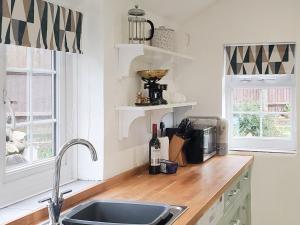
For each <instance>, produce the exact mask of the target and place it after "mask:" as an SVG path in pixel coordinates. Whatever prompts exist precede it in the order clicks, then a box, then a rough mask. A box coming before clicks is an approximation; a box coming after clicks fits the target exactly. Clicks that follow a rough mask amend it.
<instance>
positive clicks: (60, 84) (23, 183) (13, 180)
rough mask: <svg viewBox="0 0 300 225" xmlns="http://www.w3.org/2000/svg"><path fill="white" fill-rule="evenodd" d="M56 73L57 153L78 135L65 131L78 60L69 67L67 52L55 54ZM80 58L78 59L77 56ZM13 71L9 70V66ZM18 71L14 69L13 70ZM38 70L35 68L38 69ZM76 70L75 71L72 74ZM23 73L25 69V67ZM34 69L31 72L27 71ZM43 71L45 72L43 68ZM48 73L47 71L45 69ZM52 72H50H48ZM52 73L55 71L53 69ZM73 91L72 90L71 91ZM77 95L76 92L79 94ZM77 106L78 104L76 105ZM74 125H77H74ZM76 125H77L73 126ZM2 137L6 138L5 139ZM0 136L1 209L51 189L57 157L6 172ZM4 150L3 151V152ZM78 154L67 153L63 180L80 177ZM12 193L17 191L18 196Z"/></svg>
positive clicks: (0, 48)
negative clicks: (71, 137) (77, 168)
mask: <svg viewBox="0 0 300 225" xmlns="http://www.w3.org/2000/svg"><path fill="white" fill-rule="evenodd" d="M56 57H57V59H56V62H57V64H56V72H57V77H56V79H57V93H56V94H57V96H58V98H57V104H58V107H56V108H57V112H56V117H57V118H56V120H57V121H59V124H58V125H57V126H56V127H57V137H56V150H55V151H56V152H58V151H59V146H61V145H62V144H63V143H64V142H66V140H67V139H68V138H69V137H68V136H71V135H76V134H69V135H68V134H66V133H67V132H66V131H67V130H66V129H67V120H69V118H68V117H70V114H71V116H73V115H72V114H73V113H74V112H73V110H76V109H74V108H72V109H68V108H67V107H69V104H70V103H69V102H68V101H69V100H68V98H70V95H72V93H73V92H74V90H73V88H75V92H76V91H77V77H76V74H77V71H74V69H75V68H76V67H75V66H74V65H76V63H77V62H71V63H69V62H68V63H69V64H70V68H67V67H68V66H69V65H67V66H66V64H67V63H66V62H67V61H69V59H67V57H66V54H65V53H56ZM5 58H6V57H5V46H4V45H3V44H0V70H1V71H0V88H1V91H0V137H5V135H6V134H5V126H6V124H5V107H6V106H5V105H4V104H2V103H3V102H4V91H2V90H4V89H5V76H6V70H5V68H6V62H5V60H6V59H5ZM76 59H77V58H76ZM9 70H10V69H9ZM14 71H15V70H14ZM37 71H38V70H35V72H37ZM71 71H73V73H74V74H75V76H74V74H73V73H72V74H69V73H70V72H71ZM22 72H23V70H22ZM28 72H32V71H28ZM40 72H43V71H42V70H40ZM44 72H45V71H44ZM47 72H49V71H47ZM51 72H53V71H51ZM70 76H74V80H72V79H70V80H68V81H69V82H66V77H68V79H69V78H70ZM69 92H70V93H69ZM76 96H77V95H76ZM74 100H75V101H76V102H77V99H74V98H73V99H71V100H70V101H74ZM75 107H77V103H76V105H75ZM72 123H75V124H77V118H76V119H75V120H74V118H73V120H72ZM72 126H74V125H72ZM76 126H77V125H75V127H74V128H77V127H76ZM74 133H77V129H76V130H74ZM2 139H3V140H2ZM2 139H0V145H1V149H2V151H0V190H1V191H0V208H1V207H4V206H6V205H9V204H12V203H14V202H17V201H20V200H23V199H26V198H28V197H31V196H34V195H36V194H39V193H41V192H43V191H46V190H48V189H50V188H51V183H52V176H53V170H54V161H55V158H54V157H52V158H49V159H47V160H42V161H37V162H34V163H32V164H29V165H25V166H23V167H18V168H16V169H13V170H9V171H6V166H5V160H6V158H5V143H6V142H5V138H2ZM3 149H4V151H3ZM76 156H77V154H72V153H68V154H66V156H65V160H64V163H63V164H62V172H61V183H68V182H72V181H74V180H76V179H77V177H76V172H75V171H74V167H76V165H74V164H75V162H76V160H77V158H76ZM12 193H16V195H15V196H13V195H12Z"/></svg>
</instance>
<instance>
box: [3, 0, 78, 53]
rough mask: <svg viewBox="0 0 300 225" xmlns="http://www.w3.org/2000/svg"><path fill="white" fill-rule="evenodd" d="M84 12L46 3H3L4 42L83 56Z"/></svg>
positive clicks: (17, 0)
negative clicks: (81, 54)
mask: <svg viewBox="0 0 300 225" xmlns="http://www.w3.org/2000/svg"><path fill="white" fill-rule="evenodd" d="M82 19H83V15H82V13H81V12H77V11H74V10H71V9H66V8H64V7H61V6H58V5H55V4H52V3H50V2H46V1H43V0H0V20H1V21H0V30H1V37H0V42H1V43H4V44H13V45H20V46H25V47H34V48H43V49H50V50H56V51H64V52H72V53H82V49H81V35H82Z"/></svg>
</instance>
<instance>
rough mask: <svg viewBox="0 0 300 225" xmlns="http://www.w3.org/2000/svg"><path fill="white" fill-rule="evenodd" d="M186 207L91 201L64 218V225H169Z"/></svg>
mask: <svg viewBox="0 0 300 225" xmlns="http://www.w3.org/2000/svg"><path fill="white" fill-rule="evenodd" d="M185 210H186V207H184V206H170V205H166V204H157V203H140V202H126V201H91V202H88V203H85V204H82V205H79V206H77V207H75V208H74V209H72V210H71V211H70V212H69V213H67V214H66V215H65V216H63V220H62V224H63V225H121V224H122V225H133V224H135V225H169V224H172V223H173V222H174V221H175V220H176V219H177V218H178V217H179V216H180V215H181V214H182V213H183V212H184V211H185Z"/></svg>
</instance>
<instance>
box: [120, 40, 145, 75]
mask: <svg viewBox="0 0 300 225" xmlns="http://www.w3.org/2000/svg"><path fill="white" fill-rule="evenodd" d="M117 51H118V75H119V76H121V77H128V76H129V72H130V65H131V63H132V61H133V60H134V59H135V58H136V57H138V56H141V55H144V48H143V45H136V47H135V48H128V47H125V46H124V47H119V48H117Z"/></svg>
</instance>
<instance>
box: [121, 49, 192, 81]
mask: <svg viewBox="0 0 300 225" xmlns="http://www.w3.org/2000/svg"><path fill="white" fill-rule="evenodd" d="M116 48H117V50H118V73H119V75H120V76H124V77H126V76H129V68H130V65H131V63H132V61H133V60H134V59H135V58H137V57H139V56H141V57H143V60H145V61H146V62H149V63H162V64H163V63H164V62H166V60H168V61H182V60H183V61H192V60H195V59H194V58H193V57H191V56H188V55H184V54H180V53H177V52H173V51H168V50H165V49H162V48H157V47H152V46H148V45H143V44H117V45H116Z"/></svg>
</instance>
